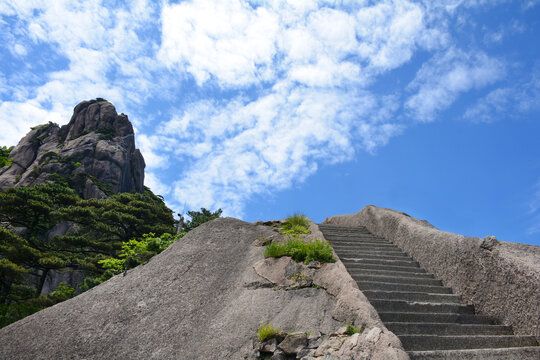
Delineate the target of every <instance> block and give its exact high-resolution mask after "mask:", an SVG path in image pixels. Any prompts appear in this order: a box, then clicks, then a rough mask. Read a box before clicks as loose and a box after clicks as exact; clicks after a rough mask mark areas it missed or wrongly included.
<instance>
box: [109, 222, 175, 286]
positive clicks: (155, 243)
mask: <svg viewBox="0 0 540 360" xmlns="http://www.w3.org/2000/svg"><path fill="white" fill-rule="evenodd" d="M185 234H186V233H185V232H183V233H181V234H178V235H171V234H168V233H165V234H163V235H161V236H156V235H155V234H154V233H150V234H144V235H143V236H142V238H141V239H139V240H135V239H132V240H129V241H127V242H124V243H122V250H121V251H120V253H119V254H118V257H109V258H107V259H103V260H99V261H98V263H99V264H100V265H101V266H102V267H103V269H105V273H103V275H102V276H101V277H100V278H99V280H100V281H105V280H107V279H109V278H110V277H112V276H114V275H117V274H120V273H122V272H123V271H126V270H129V269H132V268H134V267H136V266H138V265H141V264H145V263H147V262H148V261H149V260H150V259H151V258H152V257H153V256H154V255H157V254H159V253H160V252H162V251H163V250H165V249H166V248H168V247H169V246H170V245H172V243H174V242H175V241H176V240H178V239H180V238H182V237H183V236H184V235H185Z"/></svg>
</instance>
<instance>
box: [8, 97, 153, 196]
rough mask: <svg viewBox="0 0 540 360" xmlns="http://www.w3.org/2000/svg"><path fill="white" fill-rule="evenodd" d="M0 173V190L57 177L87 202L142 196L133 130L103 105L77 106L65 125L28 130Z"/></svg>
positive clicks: (109, 106)
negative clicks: (130, 194) (133, 194)
mask: <svg viewBox="0 0 540 360" xmlns="http://www.w3.org/2000/svg"><path fill="white" fill-rule="evenodd" d="M10 156H11V157H12V165H11V166H9V167H4V168H2V169H0V190H5V189H7V188H10V187H15V186H30V185H38V184H43V183H45V182H48V181H51V180H54V179H57V178H58V177H59V176H60V177H63V178H64V179H67V180H69V182H70V184H72V185H73V186H74V187H75V188H76V190H78V191H79V193H80V194H81V195H82V196H83V197H84V198H86V199H88V198H103V197H105V196H106V195H110V194H113V193H118V192H143V191H144V185H143V183H144V167H145V163H144V159H143V157H142V155H141V153H140V151H139V150H138V149H137V148H136V147H135V137H134V133H133V127H132V125H131V123H130V121H129V120H128V117H127V116H126V115H124V114H120V115H118V114H117V113H116V109H115V107H114V106H113V104H111V103H110V102H108V101H105V100H91V101H83V102H81V103H80V104H78V105H77V106H76V107H75V109H74V111H73V116H72V118H71V120H70V122H69V124H67V125H64V126H62V127H59V126H58V125H56V124H53V123H49V124H45V125H41V126H37V127H35V128H33V129H32V130H31V131H30V132H29V133H28V134H27V135H26V136H25V137H24V138H23V139H22V140H21V141H20V142H19V144H18V145H17V146H16V147H15V148H14V149H13V150H12V152H11V154H10Z"/></svg>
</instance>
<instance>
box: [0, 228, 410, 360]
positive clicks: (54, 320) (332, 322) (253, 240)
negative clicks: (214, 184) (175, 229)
mask: <svg viewBox="0 0 540 360" xmlns="http://www.w3.org/2000/svg"><path fill="white" fill-rule="evenodd" d="M316 228H317V227H316V226H315V225H314V224H312V233H313V236H319V235H318V234H320V233H317V231H316ZM279 237H280V235H279V234H278V233H277V232H276V231H275V230H274V228H273V227H271V226H265V225H256V224H249V223H246V222H243V221H240V220H236V219H231V218H219V219H216V220H213V221H210V222H208V223H205V224H203V225H201V226H199V227H197V228H196V229H194V230H192V231H190V232H189V233H188V234H187V235H186V236H185V237H184V238H182V239H181V240H179V241H177V242H176V243H174V244H173V245H171V246H170V247H169V248H168V249H166V250H165V251H164V252H162V253H161V254H159V255H157V256H155V257H154V258H152V259H151V260H150V262H148V263H147V264H146V265H143V266H139V267H137V268H135V269H133V270H130V271H129V272H128V273H127V274H126V275H125V276H123V275H117V276H115V277H113V278H111V279H110V280H108V281H106V282H104V283H102V284H100V285H98V286H97V287H95V288H93V289H91V290H89V291H87V292H85V293H83V294H81V295H79V296H77V297H75V298H73V299H71V300H68V301H66V302H63V303H60V304H57V305H55V306H53V307H50V308H47V309H45V310H43V311H40V312H38V313H36V314H34V315H31V316H29V317H27V318H24V319H22V320H20V321H18V322H16V323H14V324H11V325H9V326H7V327H5V328H3V329H0V358H2V359H20V358H27V359H83V358H84V359H102V358H108V359H235V360H236V359H246V358H251V359H257V358H259V357H260V354H259V352H261V351H259V348H260V345H259V344H258V342H257V339H256V336H255V334H256V331H257V329H258V327H259V325H260V324H262V323H265V322H271V323H272V324H273V325H275V326H276V327H279V328H280V329H281V330H283V331H285V332H296V334H297V335H294V336H290V339H289V343H283V344H281V342H280V344H277V343H276V344H274V345H275V346H277V347H278V348H279V350H280V351H282V352H285V354H283V353H281V354H276V349H277V348H276V349H273V348H272V349H271V348H270V347H271V344H268V346H269V348H267V349H266V351H274V356H275V357H273V358H275V359H290V358H302V359H304V360H307V359H313V360H315V359H323V358H324V359H350V360H352V359H374V360H376V359H388V360H390V359H395V360H401V359H403V360H405V359H407V358H408V357H407V354H406V353H405V352H404V350H403V349H402V347H401V343H400V341H399V339H398V338H397V337H396V336H395V335H394V334H393V333H391V332H390V331H388V330H387V329H386V328H385V327H384V325H383V324H382V322H381V321H380V319H379V317H378V315H377V313H376V311H375V309H374V308H373V307H372V306H371V305H370V304H369V302H367V300H366V298H365V297H364V296H363V294H362V293H361V292H360V290H358V287H356V284H355V282H354V280H353V279H352V278H351V277H350V275H348V273H347V272H346V270H345V268H344V266H343V264H342V263H341V262H340V261H338V262H336V263H332V264H323V265H318V267H317V266H314V267H313V268H310V267H307V266H305V265H303V264H298V263H292V262H291V261H292V260H291V259H290V258H282V259H281V260H280V259H277V260H275V259H272V260H269V259H267V260H265V259H264V256H263V253H264V247H262V246H260V244H261V240H262V239H263V238H264V239H271V240H270V241H272V240H277V239H279ZM291 271H292V272H293V273H295V272H305V273H306V276H309V277H310V278H311V280H310V281H311V283H310V281H308V282H306V283H305V284H304V285H303V286H298V287H291V286H290V281H291V280H292V281H293V282H294V281H295V278H296V279H298V278H299V276H298V275H297V276H296V277H295V278H293V277H291V276H288V275H287V274H288V273H289V272H291ZM280 274H281V275H280ZM289 275H290V274H289ZM293 275H294V274H293ZM347 321H348V322H350V323H351V324H355V326H357V327H359V328H361V329H362V332H361V333H360V334H354V335H353V336H344V335H343V332H342V331H340V328H342V327H343V325H345V323H346V322H347ZM308 333H309V334H311V336H308ZM302 334H304V335H302ZM325 334H326V335H328V336H325ZM296 337H298V338H299V341H300V342H306V344H309V348H302V347H301V346H296V345H295V344H296V343H297V342H293V341H292V340H295V339H296ZM304 340H305V341H304ZM310 340H312V341H311V342H309V341H310ZM318 342H320V344H318ZM300 349H302V350H300ZM261 350H262V349H261ZM296 351H298V352H300V351H303V352H304V353H305V356H300V354H299V353H296V354H295V352H296ZM276 356H277V357H276ZM299 356H300V357H299Z"/></svg>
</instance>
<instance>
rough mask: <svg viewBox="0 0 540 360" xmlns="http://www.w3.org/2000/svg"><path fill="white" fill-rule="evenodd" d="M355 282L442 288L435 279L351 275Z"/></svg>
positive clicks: (440, 282) (439, 282) (440, 283)
mask: <svg viewBox="0 0 540 360" xmlns="http://www.w3.org/2000/svg"><path fill="white" fill-rule="evenodd" d="M351 276H352V278H353V279H354V280H355V281H357V282H358V281H372V282H382V283H387V284H403V285H405V284H407V285H426V286H442V281H441V280H437V279H426V278H418V277H394V276H378V275H365V274H360V275H352V274H351Z"/></svg>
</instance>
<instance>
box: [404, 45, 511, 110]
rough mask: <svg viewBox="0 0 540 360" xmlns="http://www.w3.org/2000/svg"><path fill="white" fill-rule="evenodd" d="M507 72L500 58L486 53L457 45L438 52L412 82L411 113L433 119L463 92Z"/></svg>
mask: <svg viewBox="0 0 540 360" xmlns="http://www.w3.org/2000/svg"><path fill="white" fill-rule="evenodd" d="M504 75H505V70H504V65H503V63H501V62H500V61H499V60H496V59H493V58H490V57H488V56H487V55H485V54H484V53H482V52H469V53H466V52H463V51H461V50H456V49H454V48H451V49H449V50H448V51H447V52H446V53H444V54H443V55H436V56H435V57H434V58H433V59H431V60H430V61H429V62H428V63H426V64H424V65H423V66H422V68H421V69H420V70H419V71H418V73H417V74H416V78H415V79H414V80H413V81H412V82H411V84H409V89H410V90H412V91H415V94H414V95H412V96H411V97H409V98H408V100H407V101H406V103H405V107H406V109H407V110H408V111H409V112H410V115H411V116H412V117H414V118H415V119H417V120H420V121H433V120H434V119H435V116H436V114H437V113H438V112H439V111H441V110H445V109H447V108H448V107H449V106H450V104H452V103H453V102H454V101H455V100H456V98H457V97H458V96H459V95H460V94H461V93H463V92H466V91H469V90H471V89H475V88H476V89H478V88H481V87H483V86H486V85H488V84H492V83H494V82H496V81H497V80H500V79H501V78H502V77H503V76H504Z"/></svg>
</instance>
